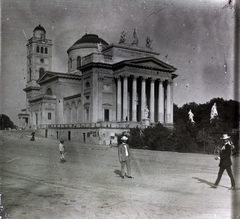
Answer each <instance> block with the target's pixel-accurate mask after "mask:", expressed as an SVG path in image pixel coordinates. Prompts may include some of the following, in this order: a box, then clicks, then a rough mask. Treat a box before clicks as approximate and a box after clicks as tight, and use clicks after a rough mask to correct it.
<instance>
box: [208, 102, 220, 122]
mask: <svg viewBox="0 0 240 219" xmlns="http://www.w3.org/2000/svg"><path fill="white" fill-rule="evenodd" d="M216 116H218V112H217V105H216V103H214V104H213V106H212V109H211V114H210V120H211V119H214V118H215V117H216Z"/></svg>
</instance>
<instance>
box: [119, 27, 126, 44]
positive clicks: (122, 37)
mask: <svg viewBox="0 0 240 219" xmlns="http://www.w3.org/2000/svg"><path fill="white" fill-rule="evenodd" d="M126 34H127V33H125V31H124V30H123V31H122V32H121V36H120V40H119V44H121V43H126Z"/></svg>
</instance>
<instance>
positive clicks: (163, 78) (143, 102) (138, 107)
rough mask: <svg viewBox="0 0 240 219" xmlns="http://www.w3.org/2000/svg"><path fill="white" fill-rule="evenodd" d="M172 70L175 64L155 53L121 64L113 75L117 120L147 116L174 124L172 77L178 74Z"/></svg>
mask: <svg viewBox="0 0 240 219" xmlns="http://www.w3.org/2000/svg"><path fill="white" fill-rule="evenodd" d="M143 63H144V66H145V67H144V68H143ZM157 65H158V66H157ZM146 66H147V67H146ZM153 66H154V68H153ZM143 71H144V72H143ZM173 71H175V68H173V67H172V66H169V65H167V64H166V63H164V65H163V63H162V62H160V61H159V60H157V59H155V58H153V57H151V58H141V59H138V60H132V61H126V62H125V63H122V67H119V66H118V70H116V73H115V75H114V77H115V81H116V86H117V89H116V90H117V94H116V102H117V118H116V120H117V122H121V121H124V122H125V121H131V122H142V121H144V120H146V119H148V120H149V122H150V123H152V124H153V123H157V122H160V123H168V124H172V123H173V78H174V77H176V75H175V74H172V72H173ZM146 110H147V111H148V112H147V113H146ZM146 114H147V116H146Z"/></svg>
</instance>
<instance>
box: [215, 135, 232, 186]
mask: <svg viewBox="0 0 240 219" xmlns="http://www.w3.org/2000/svg"><path fill="white" fill-rule="evenodd" d="M222 139H223V141H224V145H223V146H222V148H221V150H220V155H219V157H217V158H216V159H217V160H218V159H220V163H219V172H218V177H217V179H216V182H215V183H214V184H213V187H214V188H216V187H217V185H218V184H219V182H220V180H221V178H222V175H223V172H224V170H227V173H228V176H229V177H230V179H231V185H232V187H231V189H232V190H233V189H235V180H234V177H233V174H232V169H231V165H232V161H231V150H232V149H234V145H233V143H232V142H231V141H230V136H228V135H227V134H223V137H222Z"/></svg>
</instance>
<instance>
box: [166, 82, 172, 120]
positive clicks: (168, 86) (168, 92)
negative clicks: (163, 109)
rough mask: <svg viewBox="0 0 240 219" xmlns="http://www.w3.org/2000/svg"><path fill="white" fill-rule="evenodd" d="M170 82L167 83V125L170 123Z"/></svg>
mask: <svg viewBox="0 0 240 219" xmlns="http://www.w3.org/2000/svg"><path fill="white" fill-rule="evenodd" d="M171 84H172V83H171V82H169V81H168V82H167V123H171V114H172V112H171V104H172V103H171V96H172V94H171Z"/></svg>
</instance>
